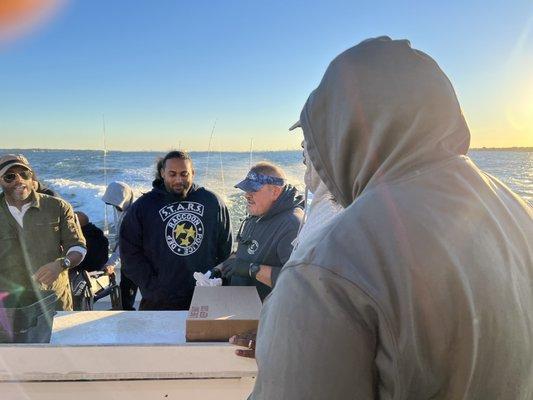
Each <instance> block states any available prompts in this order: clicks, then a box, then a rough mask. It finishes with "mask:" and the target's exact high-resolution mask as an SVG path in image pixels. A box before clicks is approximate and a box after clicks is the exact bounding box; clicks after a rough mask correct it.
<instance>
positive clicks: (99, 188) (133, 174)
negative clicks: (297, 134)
mask: <svg viewBox="0 0 533 400" xmlns="http://www.w3.org/2000/svg"><path fill="white" fill-rule="evenodd" d="M0 153H21V154H24V155H25V156H26V157H27V158H28V160H29V161H30V163H31V164H32V166H33V168H34V169H35V171H36V172H37V174H38V177H39V180H41V181H42V182H44V183H45V185H46V186H48V187H50V188H52V189H54V190H55V191H57V192H58V193H59V194H60V195H61V197H63V198H64V199H65V200H67V201H69V202H70V203H71V204H72V205H73V206H74V208H75V209H76V210H80V211H83V212H85V213H86V214H87V215H88V216H89V217H90V219H91V221H92V222H93V223H95V224H96V225H98V226H100V227H102V226H103V224H104V209H105V207H106V206H105V204H104V203H103V202H102V201H101V196H102V195H103V193H104V191H105V187H106V181H107V182H112V181H122V182H125V183H127V184H128V185H130V186H131V187H132V188H133V190H134V192H135V194H136V196H140V195H141V194H142V193H143V192H147V191H149V190H150V188H151V182H152V180H153V177H154V172H155V163H156V161H157V158H158V157H160V156H162V155H163V153H156V152H115V151H112V152H108V153H107V155H106V157H105V160H104V155H103V152H102V151H74V150H9V149H4V150H0ZM191 156H192V158H193V160H194V166H195V170H196V177H195V182H196V183H198V184H200V185H202V186H205V187H207V188H209V189H211V190H214V191H215V192H217V193H218V194H219V195H220V196H221V197H222V198H223V199H224V200H225V202H226V204H227V205H228V208H229V209H230V214H231V217H232V222H233V227H234V229H236V228H238V226H239V224H240V220H241V219H242V218H243V217H244V216H245V201H244V199H243V196H242V192H241V191H240V190H238V189H235V188H234V187H233V185H235V183H237V182H238V181H240V180H241V179H243V177H244V176H245V175H246V173H247V171H248V169H249V166H250V165H251V163H255V162H258V161H262V160H267V161H271V162H273V163H276V164H278V165H281V166H282V167H283V168H284V170H285V171H286V173H287V175H288V179H289V182H290V183H292V184H294V185H295V186H296V187H298V188H299V189H303V174H304V171H305V167H304V165H303V164H302V152H301V151H277V152H256V153H253V154H252V155H250V154H248V153H231V152H229V153H226V152H224V153H217V152H211V153H207V152H192V153H191ZM469 156H470V157H471V158H472V159H473V160H474V162H475V163H476V164H477V165H478V166H479V167H480V168H481V169H483V170H485V171H486V172H488V173H490V174H491V175H493V176H495V177H497V178H499V179H500V180H502V181H503V182H504V183H505V184H507V185H508V186H510V187H511V189H513V190H514V191H515V192H516V193H517V194H519V195H520V196H521V197H522V198H524V199H525V200H527V201H529V202H530V203H531V204H533V152H513V151H475V150H473V151H471V152H470V153H469ZM104 162H105V165H104ZM108 215H112V212H111V209H108Z"/></svg>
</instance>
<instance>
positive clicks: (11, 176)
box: [2, 171, 32, 183]
mask: <svg viewBox="0 0 533 400" xmlns="http://www.w3.org/2000/svg"><path fill="white" fill-rule="evenodd" d="M17 175H18V176H20V177H21V179H24V180H28V179H30V178H31V176H32V173H31V171H21V172H9V173H7V174H5V175H4V176H2V179H3V180H4V182H5V183H11V182H13V181H14V180H15V179H16V178H17Z"/></svg>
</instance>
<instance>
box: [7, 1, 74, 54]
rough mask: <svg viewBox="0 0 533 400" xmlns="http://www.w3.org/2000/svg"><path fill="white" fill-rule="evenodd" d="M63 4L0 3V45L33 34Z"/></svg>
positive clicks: (58, 2)
mask: <svg viewBox="0 0 533 400" xmlns="http://www.w3.org/2000/svg"><path fill="white" fill-rule="evenodd" d="M65 3H66V1H64V0H2V1H0V44H1V43H7V42H11V41H13V40H15V39H17V38H19V37H21V36H24V35H27V34H29V33H31V32H33V31H34V30H35V29H36V28H38V27H39V26H41V25H43V24H44V23H46V22H48V21H49V20H50V19H51V18H52V17H53V16H54V15H56V14H57V11H58V10H59V9H60V8H61V6H63V5H64V4H65Z"/></svg>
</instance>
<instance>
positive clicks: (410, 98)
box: [300, 37, 470, 207]
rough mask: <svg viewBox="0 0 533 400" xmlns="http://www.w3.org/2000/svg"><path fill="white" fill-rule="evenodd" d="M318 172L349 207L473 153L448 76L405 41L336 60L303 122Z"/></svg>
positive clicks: (363, 47) (362, 47) (367, 44)
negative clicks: (372, 191) (371, 192)
mask: <svg viewBox="0 0 533 400" xmlns="http://www.w3.org/2000/svg"><path fill="white" fill-rule="evenodd" d="M300 122H301V125H302V128H303V131H304V135H305V140H306V141H307V142H308V152H309V155H310V158H311V161H312V163H313V165H314V166H315V168H316V170H317V172H318V174H319V175H320V177H321V179H322V180H323V181H324V182H325V183H326V185H327V186H328V188H329V190H330V191H331V193H332V194H333V195H334V196H335V198H336V199H337V200H338V201H339V203H340V204H341V205H342V206H343V207H347V206H348V205H349V204H351V203H352V202H353V201H354V199H355V198H356V197H358V196H359V195H360V194H361V193H362V192H363V191H364V190H365V189H366V188H367V187H368V186H373V185H375V184H377V183H379V182H384V181H389V182H390V181H393V180H395V179H397V178H399V177H403V176H407V175H409V174H414V173H416V172H417V170H419V169H422V168H424V167H425V166H426V165H429V164H431V163H434V162H437V161H440V160H445V159H447V158H449V157H450V156H455V155H460V154H466V152H467V151H468V146H469V143H470V132H469V130H468V127H467V125H466V123H465V120H464V118H463V115H462V113H461V109H460V107H459V103H458V101H457V97H456V95H455V92H454V90H453V87H452V85H451V83H450V81H449V80H448V78H447V77H446V75H445V74H444V73H443V72H442V70H441V69H440V68H439V66H438V65H437V63H436V62H435V61H434V60H433V59H432V58H431V57H429V56H428V55H427V54H425V53H423V52H421V51H418V50H414V49H412V48H411V45H410V43H409V42H408V41H406V40H391V39H390V38H388V37H380V38H377V39H369V40H366V41H364V42H362V43H360V44H359V45H358V46H355V47H352V48H351V49H349V50H347V51H345V52H344V53H342V54H340V55H339V56H338V57H336V58H335V59H334V60H333V61H332V62H331V64H330V65H329V67H328V69H327V71H326V73H325V75H324V77H323V79H322V81H321V83H320V85H319V86H318V88H317V89H316V90H315V91H314V92H313V93H312V94H311V96H310V97H309V99H308V100H307V103H306V104H305V106H304V109H303V111H302V113H301V116H300Z"/></svg>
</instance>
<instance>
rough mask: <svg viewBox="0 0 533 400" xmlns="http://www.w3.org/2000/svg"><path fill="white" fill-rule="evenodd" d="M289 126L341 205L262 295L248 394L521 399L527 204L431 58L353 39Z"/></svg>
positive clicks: (531, 382)
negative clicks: (506, 180) (477, 153)
mask: <svg viewBox="0 0 533 400" xmlns="http://www.w3.org/2000/svg"><path fill="white" fill-rule="evenodd" d="M299 125H300V126H301V127H302V129H303V133H304V137H305V140H306V143H307V150H308V152H309V158H310V161H311V163H312V164H313V167H314V168H315V169H316V171H317V173H318V175H319V177H320V179H321V180H322V182H323V183H324V184H325V185H326V187H327V188H328V189H329V191H330V192H331V193H332V195H333V196H334V197H335V199H336V200H337V201H338V202H339V204H340V205H341V206H342V207H344V208H345V209H344V210H343V211H342V212H341V213H339V214H338V215H337V216H336V217H334V218H333V219H331V220H330V221H329V222H327V223H325V224H324V225H323V226H322V227H321V229H320V231H318V232H315V233H314V234H313V236H312V237H310V238H309V240H306V241H303V242H302V243H300V245H299V246H298V247H297V248H296V249H295V250H294V252H293V254H292V255H291V258H290V259H289V261H288V262H287V263H286V264H285V266H284V268H283V270H282V272H281V273H280V275H279V279H278V281H277V285H276V287H275V289H274V291H273V292H272V294H271V295H270V297H269V298H268V299H267V301H266V302H265V304H264V306H263V309H262V312H261V318H260V323H259V331H258V336H257V348H256V358H257V364H258V376H257V379H256V382H255V387H254V391H253V393H252V394H251V396H250V399H254V400H259V399H264V400H267V399H268V400H277V399H291V400H298V399H302V400H303V399H305V400H313V399H381V400H387V399H395V400H403V399H409V400H417V399H495V400H496V399H497V400H504V399H505V400H511V399H512V400H519V399H521V400H526V399H532V398H533V358H532V356H531V355H532V354H533V243H532V238H533V211H532V209H531V207H530V206H529V205H528V204H526V203H525V202H524V201H523V200H522V199H520V198H519V197H518V196H517V195H515V194H514V193H513V192H512V191H511V190H510V189H508V188H507V187H506V186H505V185H504V184H502V183H501V182H499V181H498V180H497V179H496V178H494V177H492V176H490V175H488V174H487V173H485V172H483V171H481V170H480V169H478V167H477V166H476V165H475V164H474V163H473V162H472V161H471V160H470V159H469V158H468V157H467V156H466V153H467V151H468V147H469V141H470V133H469V130H468V127H467V125H466V122H465V119H464V118H463V115H462V112H461V109H460V106H459V103H458V101H457V98H456V95H455V92H454V90H453V87H452V85H451V83H450V82H449V80H448V78H447V77H446V76H445V74H444V73H443V72H442V71H441V69H440V68H439V66H438V65H437V63H436V62H435V61H434V60H433V59H432V58H430V57H429V56H428V55H426V54H425V53H423V52H421V51H418V50H415V49H413V48H412V47H411V45H410V43H409V42H408V41H405V40H391V39H390V38H388V37H381V38H377V39H370V40H367V41H364V42H362V43H360V44H359V45H357V46H355V47H353V48H350V49H348V50H347V51H345V52H344V53H342V54H340V55H339V56H338V57H337V58H335V59H334V60H333V61H332V63H331V64H330V65H329V67H328V69H327V71H326V73H325V75H324V77H323V79H322V81H321V83H320V85H319V86H318V88H317V89H316V90H315V91H314V92H313V93H312V94H311V95H310V97H309V99H308V100H307V102H306V104H305V106H304V108H303V111H302V113H301V115H300V124H299Z"/></svg>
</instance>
